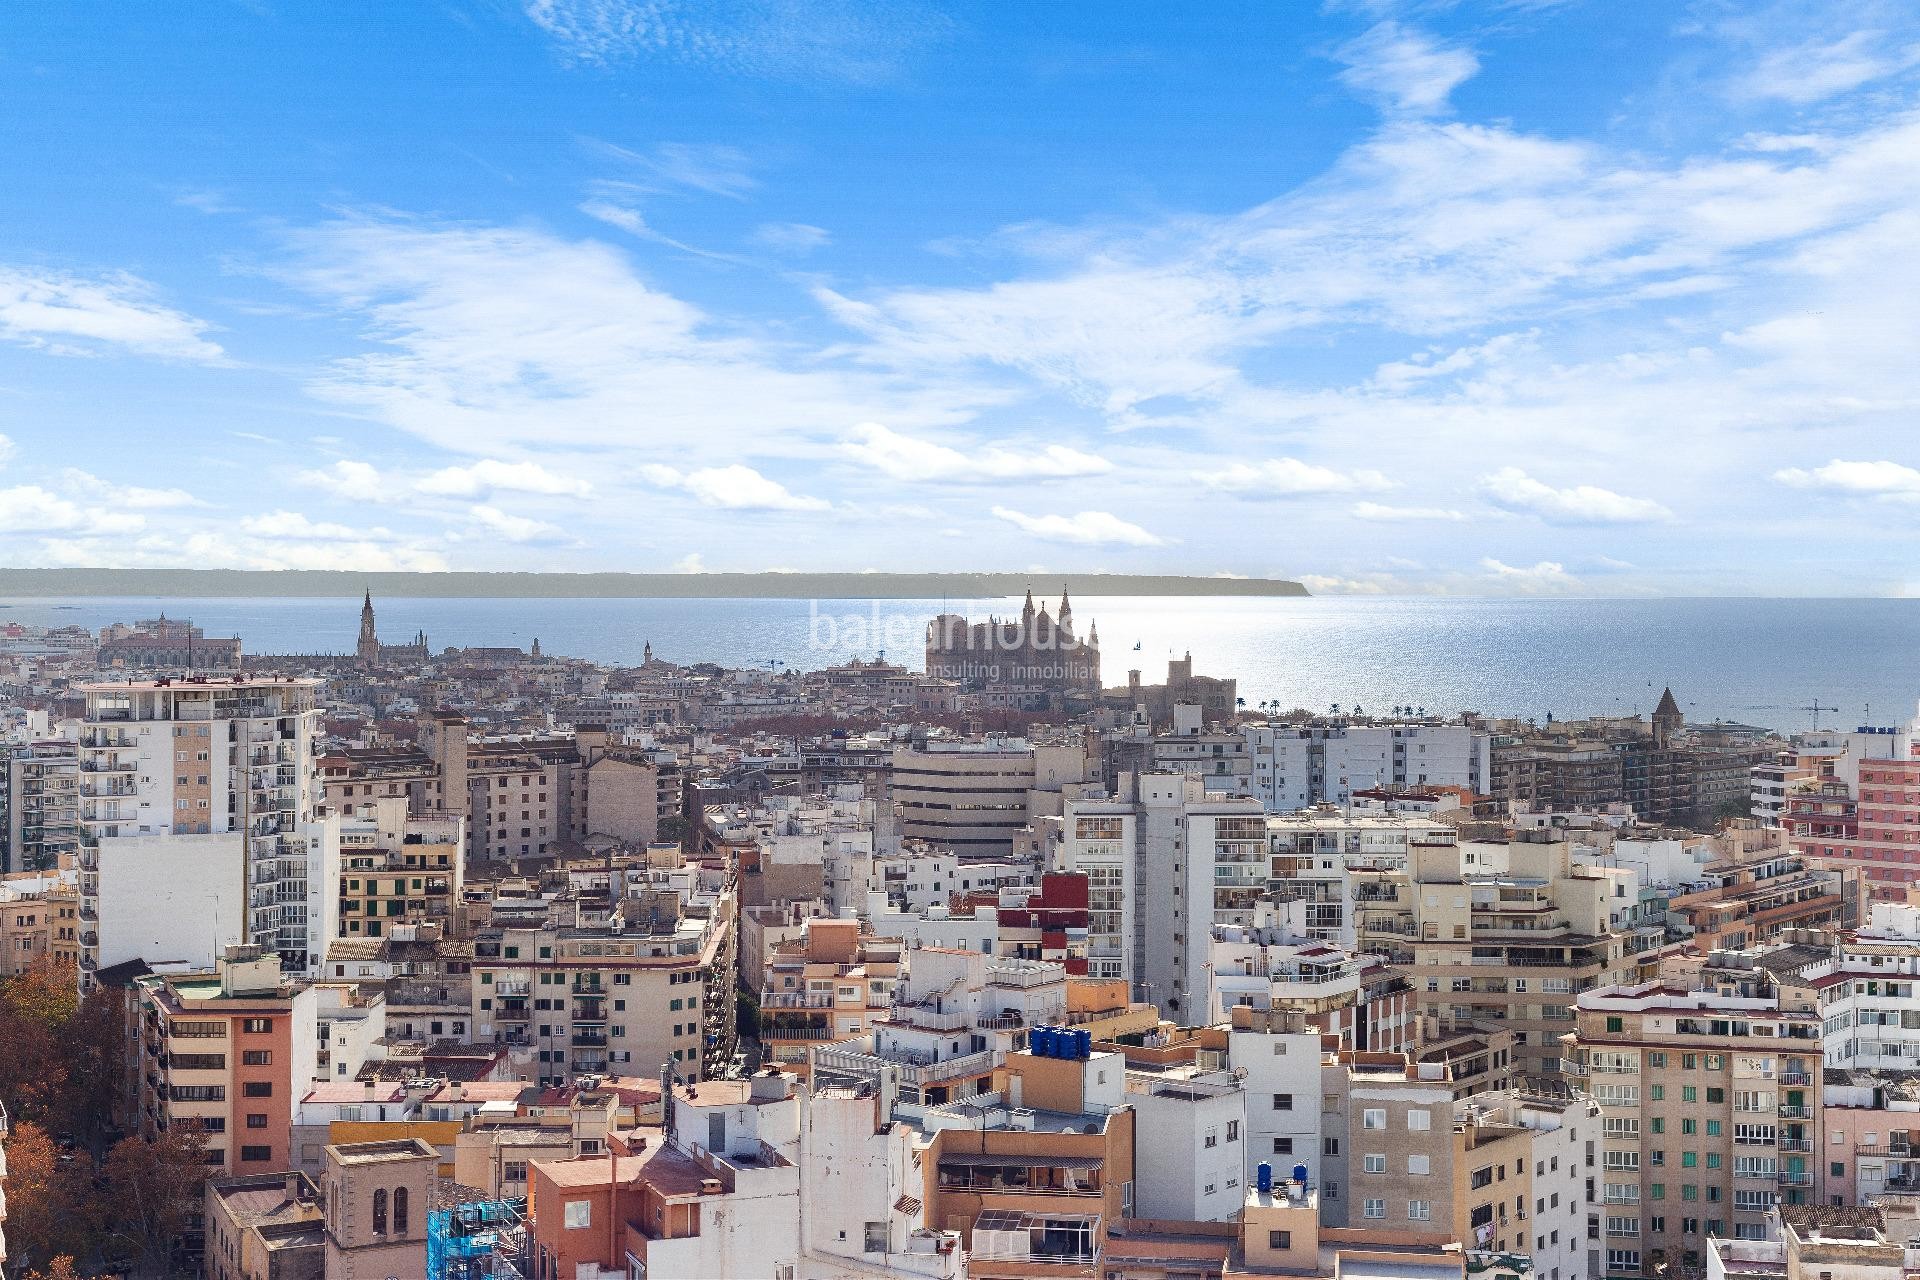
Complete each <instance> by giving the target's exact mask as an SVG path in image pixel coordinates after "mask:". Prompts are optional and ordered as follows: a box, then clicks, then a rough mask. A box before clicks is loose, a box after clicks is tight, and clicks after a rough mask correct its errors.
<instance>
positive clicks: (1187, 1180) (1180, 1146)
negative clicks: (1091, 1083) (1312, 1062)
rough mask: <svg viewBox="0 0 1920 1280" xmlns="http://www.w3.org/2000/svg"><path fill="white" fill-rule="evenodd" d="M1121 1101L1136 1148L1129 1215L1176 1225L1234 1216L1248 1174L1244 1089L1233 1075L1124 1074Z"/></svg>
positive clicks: (1188, 1070) (1190, 1070)
mask: <svg viewBox="0 0 1920 1280" xmlns="http://www.w3.org/2000/svg"><path fill="white" fill-rule="evenodd" d="M1126 1100H1127V1105H1128V1106H1130V1107H1132V1108H1133V1112H1134V1122H1133V1123H1134V1130H1133V1134H1134V1141H1135V1143H1137V1144H1138V1152H1139V1154H1138V1156H1137V1157H1136V1159H1135V1161H1134V1183H1133V1204H1134V1210H1133V1211H1134V1213H1135V1214H1136V1215H1138V1216H1139V1217H1142V1218H1161V1219H1167V1220H1170V1221H1177V1222H1226V1221H1229V1220H1231V1219H1232V1218H1233V1217H1234V1215H1235V1214H1237V1213H1239V1211H1240V1209H1241V1206H1242V1205H1243V1204H1244V1203H1245V1202H1246V1192H1245V1190H1244V1188H1243V1183H1245V1182H1246V1181H1247V1180H1248V1179H1249V1178H1250V1177H1251V1176H1252V1175H1251V1174H1250V1173H1249V1172H1248V1168H1247V1160H1246V1147H1247V1141H1248V1138H1247V1091H1246V1089H1245V1088H1244V1087H1243V1086H1242V1084H1241V1082H1240V1081H1239V1080H1238V1079H1236V1078H1235V1077H1234V1074H1233V1072H1231V1071H1205V1070H1201V1069H1200V1068H1198V1067H1188V1066H1183V1067H1178V1068H1172V1069H1169V1070H1167V1071H1163V1072H1146V1071H1129V1072H1127V1091H1126ZM1254 1163H1255V1164H1256V1165H1257V1164H1258V1163H1259V1162H1258V1161H1255V1162H1254Z"/></svg>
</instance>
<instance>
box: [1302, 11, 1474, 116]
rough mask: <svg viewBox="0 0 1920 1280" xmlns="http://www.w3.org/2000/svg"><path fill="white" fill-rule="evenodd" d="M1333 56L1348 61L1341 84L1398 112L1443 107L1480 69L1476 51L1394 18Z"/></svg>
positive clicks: (1418, 113)
mask: <svg viewBox="0 0 1920 1280" xmlns="http://www.w3.org/2000/svg"><path fill="white" fill-rule="evenodd" d="M1334 57H1335V59H1337V60H1338V61H1340V62H1342V63H1345V64H1346V68H1347V69H1346V70H1345V71H1342V72H1341V73H1340V81H1341V83H1342V84H1344V85H1346V86H1347V87H1348V88H1349V89H1352V90H1353V91H1354V92H1356V93H1358V94H1361V95H1362V96H1364V97H1367V98H1370V99H1372V100H1374V101H1375V102H1376V103H1378V104H1379V105H1380V107H1381V109H1382V110H1383V111H1386V112H1388V113H1389V114H1394V115H1413V116H1427V115H1433V114H1435V113H1436V112H1439V111H1442V110H1444V109H1445V108H1446V105H1447V96H1448V95H1449V94H1451V93H1452V92H1453V91H1454V89H1456V88H1457V87H1459V85H1460V84H1461V83H1463V82H1464V81H1466V80H1468V79H1470V78H1472V76H1473V75H1474V73H1475V72H1477V71H1479V70H1480V60H1479V59H1478V58H1476V57H1474V55H1473V51H1472V50H1470V49H1462V48H1460V47H1458V46H1454V45H1446V44H1442V43H1441V42H1440V41H1438V40H1436V39H1435V38H1434V37H1432V36H1430V35H1428V34H1427V33H1425V32H1423V31H1418V30H1415V29H1414V28H1412V27H1405V26H1402V25H1401V24H1400V23H1398V22H1394V21H1391V20H1389V21H1386V22H1380V23H1376V24H1375V25H1374V26H1372V27H1371V28H1369V29H1368V30H1367V31H1366V33H1365V34H1363V35H1361V36H1359V37H1357V38H1356V39H1353V40H1349V41H1348V42H1347V43H1346V44H1344V45H1341V46H1340V48H1339V49H1337V50H1335V52H1334Z"/></svg>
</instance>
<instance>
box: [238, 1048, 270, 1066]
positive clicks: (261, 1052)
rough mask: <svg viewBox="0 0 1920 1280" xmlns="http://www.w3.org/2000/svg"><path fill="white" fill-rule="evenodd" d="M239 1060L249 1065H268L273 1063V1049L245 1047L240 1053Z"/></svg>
mask: <svg viewBox="0 0 1920 1280" xmlns="http://www.w3.org/2000/svg"><path fill="white" fill-rule="evenodd" d="M240 1061H241V1062H242V1063H243V1064H244V1065H246V1066H249V1067H270V1066H272V1065H273V1050H271V1049H247V1050H244V1051H243V1052H242V1053H241V1054H240Z"/></svg>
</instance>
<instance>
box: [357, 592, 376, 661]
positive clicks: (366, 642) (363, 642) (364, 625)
mask: <svg viewBox="0 0 1920 1280" xmlns="http://www.w3.org/2000/svg"><path fill="white" fill-rule="evenodd" d="M354 651H355V652H356V653H358V654H359V656H360V665H361V666H363V667H371V666H375V665H377V664H378V663H379V661H380V637H379V636H378V635H376V634H375V633H374V630H373V592H372V591H371V590H369V591H368V592H367V598H366V601H365V603H363V604H362V605H361V606H360V641H359V643H358V644H357V645H356V646H355V650H354Z"/></svg>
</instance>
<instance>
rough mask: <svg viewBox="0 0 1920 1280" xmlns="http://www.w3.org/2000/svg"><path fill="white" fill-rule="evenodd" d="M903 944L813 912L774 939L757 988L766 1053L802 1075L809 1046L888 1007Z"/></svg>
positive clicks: (862, 1028) (852, 1032)
mask: <svg viewBox="0 0 1920 1280" xmlns="http://www.w3.org/2000/svg"><path fill="white" fill-rule="evenodd" d="M903 945H904V944H903V943H902V942H901V940H900V939H898V938H876V937H873V936H871V935H868V934H863V933H861V931H860V922H859V921H857V920H833V919H824V918H816V919H812V920H808V921H807V922H806V924H805V928H804V931H803V932H802V934H801V936H799V937H798V938H793V939H790V940H789V941H787V942H783V943H780V944H778V945H777V946H775V947H774V949H773V953H772V956H771V958H770V959H769V960H768V962H767V966H766V978H765V985H764V986H763V987H762V990H761V993H760V1042H761V1043H762V1044H763V1045H765V1046H766V1051H767V1060H768V1061H769V1062H775V1063H778V1064H779V1065H780V1067H781V1068H782V1069H783V1070H786V1071H791V1072H794V1073H795V1074H798V1075H801V1076H803V1077H804V1076H805V1075H806V1073H807V1070H808V1067H807V1055H808V1053H809V1051H810V1050H812V1049H814V1048H816V1047H817V1046H819V1045H820V1044H823V1043H831V1042H833V1041H836V1040H846V1039H850V1038H852V1037H854V1036H858V1035H861V1034H863V1033H865V1032H866V1031H869V1030H871V1029H872V1026H873V1022H874V1019H875V1018H877V1017H879V1016H880V1015H881V1014H883V1013H885V1012H886V1011H887V1010H889V1009H891V1008H892V1007H893V989H894V987H895V986H896V985H897V984H898V983H899V981H900V978H901V963H900V960H901V952H902V947H903Z"/></svg>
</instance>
